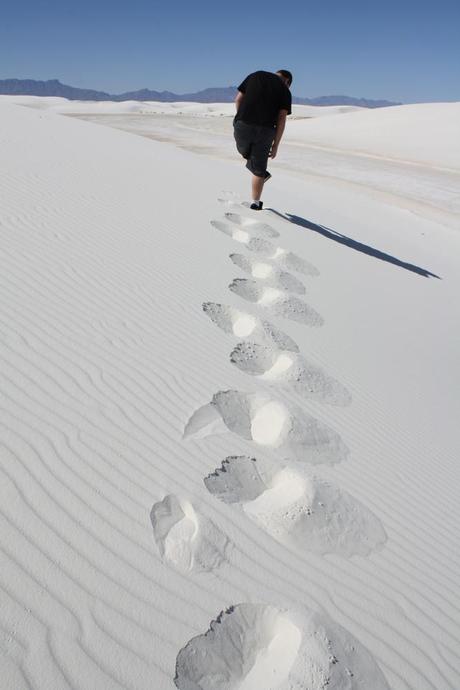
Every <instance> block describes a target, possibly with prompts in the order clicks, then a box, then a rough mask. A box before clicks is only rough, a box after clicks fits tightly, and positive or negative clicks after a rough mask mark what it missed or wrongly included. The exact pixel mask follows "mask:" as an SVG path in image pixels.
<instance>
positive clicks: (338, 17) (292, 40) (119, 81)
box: [0, 0, 460, 102]
mask: <svg viewBox="0 0 460 690" xmlns="http://www.w3.org/2000/svg"><path fill="white" fill-rule="evenodd" d="M5 5H6V6H4V7H3V9H2V13H1V22H0V79H6V78H13V77H16V78H19V79H25V78H31V79H51V78H57V79H59V80H60V81H62V82H64V83H68V84H71V85H73V86H80V87H87V88H95V89H100V90H105V91H110V92H112V93H119V92H122V91H127V90H131V89H139V88H143V87H147V88H151V89H158V90H163V89H169V90H171V91H175V92H178V93H184V92H188V91H189V92H190V91H196V90H199V89H202V88H206V87H208V86H229V85H231V84H232V85H234V84H238V83H239V82H240V81H241V80H242V79H243V78H244V76H246V74H248V73H249V72H251V71H254V70H256V69H268V70H273V71H275V70H276V69H279V68H283V67H285V68H287V69H290V70H291V71H292V72H293V73H294V83H293V87H292V91H293V93H294V94H296V95H299V96H320V95H330V94H346V95H350V96H358V97H359V96H364V97H367V98H387V99H390V100H397V101H402V102H416V101H430V100H460V78H459V77H460V47H459V46H460V0H456V1H455V2H454V0H439V2H434V1H433V2H432V3H431V2H430V3H428V2H425V0H420V1H419V2H413V1H412V0H410V1H408V2H405V0H400V2H399V3H398V2H396V1H394V0H386V1H385V0H374V2H373V1H372V0H367V2H364V1H361V0H341V1H338V0H328V2H323V3H321V2H320V0H315V2H311V1H310V0H290V2H284V3H283V2H281V1H280V0H278V2H274V1H273V0H267V1H266V2H265V3H260V2H251V0H245V1H241V0H231V2H229V1H228V2H225V3H222V1H221V0H213V1H212V2H211V1H210V0H204V1H200V0H196V1H195V2H193V0H190V1H189V2H184V1H183V0H179V2H177V0H176V1H170V2H168V0H163V1H162V2H158V0H150V1H149V2H147V1H144V0H133V1H132V2H131V3H130V2H128V1H126V0H125V2H119V0H112V1H111V2H108V1H107V0H101V1H99V2H97V1H96V0H95V1H94V2H88V1H87V0H80V2H78V0H77V2H75V3H72V4H71V3H66V2H63V1H62V0H61V1H60V2H57V1H56V0H48V1H47V0H34V1H33V2H32V1H31V0H24V1H23V2H15V3H5Z"/></svg>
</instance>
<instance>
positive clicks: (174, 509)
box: [150, 494, 229, 571]
mask: <svg viewBox="0 0 460 690" xmlns="http://www.w3.org/2000/svg"><path fill="white" fill-rule="evenodd" d="M150 520H151V523H152V527H153V535H154V538H155V542H156V544H157V546H158V550H159V552H160V555H161V557H162V558H163V560H165V561H166V562H168V563H169V564H171V565H172V566H174V567H175V568H177V569H178V570H182V571H189V570H213V569H214V568H217V567H218V566H219V565H220V564H221V563H222V562H223V561H224V560H225V557H226V551H227V548H228V546H229V540H228V538H227V537H226V536H225V535H224V534H223V533H222V532H221V531H220V530H218V528H217V527H216V526H215V525H214V523H212V522H211V521H210V520H208V519H206V518H204V517H201V516H199V515H198V514H197V513H196V511H195V509H194V508H193V506H192V505H191V503H189V502H188V501H185V500H181V499H179V498H178V497H177V496H175V495H174V494H171V495H168V496H165V498H164V499H163V500H162V501H159V502H158V503H155V504H154V505H153V507H152V510H151V512H150Z"/></svg>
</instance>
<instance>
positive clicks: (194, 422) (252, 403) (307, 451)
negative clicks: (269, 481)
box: [184, 390, 348, 465]
mask: <svg viewBox="0 0 460 690" xmlns="http://www.w3.org/2000/svg"><path fill="white" fill-rule="evenodd" d="M228 431H231V432H233V433H235V434H237V435H238V436H240V437H241V438H244V439H247V440H248V441H254V443H256V444H257V445H259V446H262V447H263V448H265V449H267V450H273V451H276V453H277V455H278V456H281V457H287V458H291V459H293V460H299V461H301V462H309V463H312V464H318V463H326V464H330V465H332V464H335V463H338V462H341V461H342V460H344V459H345V458H346V457H347V455H348V449H347V447H346V446H345V444H344V443H343V441H342V439H341V438H340V436H339V435H338V434H337V432H335V431H334V430H333V429H331V428H330V427H329V426H326V424H323V423H322V422H320V421H319V420H317V419H315V418H314V417H312V416H310V415H308V414H307V413H306V412H304V411H303V410H301V409H300V408H298V407H296V406H294V405H289V407H288V406H287V405H286V404H285V403H284V402H282V401H280V400H277V399H276V398H273V397H271V396H270V395H268V394H266V393H242V392H240V391H235V390H228V391H219V392H218V393H216V394H215V395H214V396H213V398H212V401H211V402H210V403H208V404H207V405H203V406H202V407H200V408H199V409H198V410H196V412H194V413H193V415H192V416H191V417H190V419H189V421H188V422H187V425H186V427H185V430H184V438H187V437H189V438H205V437H206V436H210V435H212V434H221V433H225V432H228Z"/></svg>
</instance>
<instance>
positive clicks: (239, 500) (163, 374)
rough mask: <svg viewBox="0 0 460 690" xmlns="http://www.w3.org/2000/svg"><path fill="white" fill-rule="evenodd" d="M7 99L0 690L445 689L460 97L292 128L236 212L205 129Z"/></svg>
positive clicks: (236, 164) (452, 525) (235, 184)
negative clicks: (249, 204) (250, 203)
mask: <svg viewBox="0 0 460 690" xmlns="http://www.w3.org/2000/svg"><path fill="white" fill-rule="evenodd" d="M16 100H17V99H8V98H6V97H2V98H1V99H0V118H1V122H2V127H1V130H0V155H1V161H2V164H1V169H0V196H1V205H0V242H1V245H0V246H1V269H0V281H1V294H2V300H1V304H0V324H1V330H0V333H1V363H0V372H1V376H2V380H1V387H0V391H1V397H0V409H1V414H0V428H1V444H2V445H1V451H0V458H1V464H0V467H1V469H2V477H1V482H0V487H1V492H2V493H1V514H2V519H1V548H2V552H1V554H2V563H1V568H0V583H1V588H2V589H1V594H0V597H1V600H0V650H1V655H0V671H1V676H0V678H1V681H0V687H1V688H5V689H8V690H9V689H10V688H11V689H14V690H26V689H30V688H33V689H34V690H35V689H37V690H64V689H67V688H71V689H73V690H76V689H78V690H80V689H81V690H95V688H97V690H105V689H107V690H113V689H118V688H129V689H135V690H138V689H139V690H141V689H142V690H143V689H144V688H145V689H146V690H147V689H148V690H152V688H153V689H154V690H173V688H175V687H178V688H182V689H187V690H190V689H191V688H193V689H194V690H196V689H197V688H201V689H202V690H205V689H206V690H214V689H216V690H217V689H220V690H275V688H276V689H278V690H294V689H295V690H299V688H312V689H313V690H326V689H328V688H334V689H335V690H346V689H353V690H358V689H359V690H363V689H364V688H366V690H388V688H391V689H392V690H457V689H458V688H459V687H460V610H459V604H458V602H459V594H460V591H459V590H460V572H459V571H460V563H459V550H458V522H459V517H460V508H459V501H458V495H459V489H460V487H459V484H460V471H459V467H458V459H459V450H460V444H459V440H458V439H459V436H458V419H459V414H460V404H459V389H460V365H459V360H458V352H459V346H460V324H459V319H458V295H459V294H460V276H459V256H460V234H459V233H458V218H456V211H455V205H454V201H453V200H454V196H455V193H454V191H452V192H450V191H449V190H448V189H447V188H446V187H445V186H443V185H444V183H445V181H446V179H447V178H446V177H445V175H448V176H449V177H448V179H449V180H450V183H452V185H453V187H452V189H453V188H454V187H455V185H454V181H455V179H458V173H456V172H455V171H456V170H459V168H460V156H457V154H456V153H455V152H454V149H453V147H451V145H450V144H451V140H452V137H453V136H457V138H458V129H456V125H455V122H454V117H453V116H452V113H453V112H457V111H458V104H436V105H433V106H410V107H409V106H404V107H403V108H394V109H384V110H378V111H369V112H367V111H366V112H364V113H362V112H356V113H345V114H343V113H342V114H339V115H331V116H330V117H329V116H328V117H324V118H321V119H318V120H304V121H298V122H291V123H289V124H288V127H289V130H288V132H289V134H288V136H289V138H291V140H292V141H293V142H294V139H296V138H297V139H298V140H299V143H298V144H296V143H292V144H288V143H286V145H285V147H284V148H283V145H282V146H281V147H280V152H279V158H278V159H277V160H275V161H274V162H273V164H272V166H271V168H272V172H273V179H272V180H271V181H270V183H269V185H270V186H268V185H267V188H266V194H265V201H266V206H267V207H270V208H271V209H273V210H271V211H270V210H268V211H265V212H263V213H261V214H259V215H258V216H257V219H256V220H257V221H258V224H257V225H254V224H251V223H249V224H248V223H247V221H245V220H244V219H245V218H249V217H250V211H249V210H248V209H247V208H245V207H244V206H242V205H241V204H240V203H239V200H240V199H243V200H244V199H245V198H246V195H247V189H248V175H247V173H246V171H245V170H244V169H243V167H242V165H241V162H240V161H239V160H238V159H237V157H236V156H235V155H234V156H233V160H229V159H228V156H229V151H230V146H231V141H230V142H228V144H227V143H226V144H225V146H224V145H222V146H223V148H222V147H221V148H220V146H221V145H220V144H219V142H218V136H222V138H223V137H224V135H225V131H226V130H224V128H222V129H221V130H218V129H217V125H215V126H214V125H213V127H214V129H213V128H212V127H211V128H210V129H209V130H206V132H207V133H208V135H209V136H210V137H214V139H213V144H212V148H213V150H212V151H211V152H207V151H205V150H204V149H203V148H201V149H200V152H201V154H207V155H197V154H196V153H193V152H191V151H189V150H182V149H183V148H190V149H191V148H194V147H198V148H200V147H199V146H198V145H197V144H196V143H194V142H195V134H196V132H198V131H204V130H200V126H201V125H199V124H195V125H194V126H193V127H191V128H189V129H187V128H185V129H184V128H183V129H180V127H179V125H178V124H177V118H175V119H172V120H171V124H170V125H169V132H168V138H169V140H171V141H172V142H174V141H176V142H177V145H176V144H174V143H161V142H158V141H154V140H152V138H151V137H150V138H145V136H144V137H140V136H133V135H132V134H130V133H126V132H122V131H118V130H117V129H111V128H109V127H105V126H100V125H96V124H93V123H89V122H83V121H80V120H78V119H75V118H68V117H63V116H62V115H61V114H59V113H56V112H52V109H50V108H49V103H42V105H43V107H36V106H37V105H40V103H39V102H38V101H36V102H35V106H34V107H32V108H31V107H22V106H21V105H18V104H16V103H15V101H16ZM53 100H55V99H53ZM28 105H30V102H29V103H28ZM115 105H118V104H115ZM74 107H75V106H74V104H72V108H74ZM97 107H98V108H99V109H100V113H101V114H104V115H103V116H104V117H105V116H107V117H109V116H108V115H107V113H110V112H112V108H113V104H98V105H97ZM195 108H196V110H197V111H198V115H200V113H201V114H202V112H203V108H197V106H196V104H195ZM225 108H226V106H225ZM225 108H224V110H225ZM455 108H457V111H455ZM171 110H172V107H170V108H169V111H168V109H167V108H166V109H165V111H164V113H163V115H162V117H163V120H162V123H163V124H162V126H164V127H165V128H166V127H167V123H166V118H167V117H173V116H171V115H169V114H168V112H169V113H170V112H171ZM74 112H75V111H74ZM388 113H390V115H388ZM398 113H399V114H400V115H398ZM123 116H124V117H126V118H129V117H131V116H130V115H129V114H127V113H126V112H125V113H124V115H123ZM138 116H140V115H139V112H138V111H136V110H135V111H134V115H133V117H136V118H137V117H138ZM110 117H113V116H110ZM390 117H391V118H393V119H394V122H393V123H392V124H391V126H390V122H389V120H388V118H390ZM354 118H356V119H354ZM195 119H196V120H197V121H198V120H200V122H205V121H206V122H208V118H203V117H196V118H195ZM211 119H212V120H213V121H215V122H219V121H225V122H226V123H227V125H228V123H230V122H231V118H230V115H228V116H225V115H222V116H218V117H214V116H213V117H212V118H211V117H210V118H209V121H211ZM191 120H192V115H190V121H191ZM367 120H368V121H369V122H371V121H373V125H372V127H371V125H369V127H368V128H367V129H366V128H365V127H364V124H363V126H362V127H361V125H360V122H363V123H365V121H367ZM422 121H423V128H422V127H421V125H420V123H422ZM449 122H450V125H449V126H448V125H447V124H446V123H449ZM227 125H226V126H227ZM133 126H134V125H133ZM203 126H204V125H203ZM409 126H410V127H411V129H412V130H413V131H414V133H415V134H414V140H413V142H412V143H411V142H407V141H405V140H404V136H403V134H402V133H403V132H404V131H407V128H408V127H409ZM136 127H137V128H138V131H140V130H139V128H141V127H140V125H139V123H138V122H137V124H136V125H135V126H134V128H136ZM307 127H308V128H310V127H311V129H309V130H308V131H309V132H310V133H311V134H310V133H309V134H308V137H310V136H311V140H313V138H315V137H316V138H315V146H318V147H319V148H318V149H317V152H316V154H315V155H316V156H317V158H316V160H317V161H318V170H315V169H314V167H312V166H311V159H310V158H309V156H310V152H311V151H313V148H308V146H307V145H306V144H305V141H306V137H307ZM328 127H329V130H328ZM296 128H298V129H296ZM141 129H142V128H141ZM371 130H372V131H373V132H374V133H375V136H373V135H372V134H371ZM165 131H166V130H165ZM384 131H385V132H386V134H385V140H383V135H382V137H380V136H379V135H378V133H379V132H384ZM219 132H220V134H219ZM422 132H423V138H422ZM456 133H457V134H456ZM358 135H359V136H360V137H361V139H359V141H358V138H359V137H358ZM341 137H342V138H341ZM354 137H356V138H354ZM416 137H419V139H417V141H418V143H417V146H415V143H414V142H415V139H416ZM222 140H223V139H222ZM308 140H309V141H310V139H308ZM184 142H185V144H186V145H185V144H184ZM187 142H188V143H187ZM360 142H361V143H360ZM362 142H364V143H362ZM390 142H391V146H390ZM433 142H437V143H436V145H435V144H434V143H433ZM425 143H426V146H425ZM227 145H228V148H225V147H227ZM345 145H346V147H349V151H348V152H347V151H345V148H346V147H345ZM361 146H363V147H364V148H363V152H364V154H365V156H367V159H366V160H367V163H366V166H367V167H366V168H364V167H362V168H360V170H361V174H362V175H363V176H364V175H365V171H366V170H367V171H369V175H367V173H366V182H365V183H361V182H357V180H356V179H355V175H357V174H358V167H357V164H356V160H357V158H358V159H359V161H360V165H361V163H362V160H364V157H365V156H363V157H362V158H360V157H359V156H356V150H357V149H360V150H361ZM179 147H182V148H179ZM321 147H326V148H328V151H322V150H320V149H321ZM342 147H344V150H343V151H342V153H341V154H340V155H341V156H342V158H341V161H342V163H341V165H342V173H341V174H340V175H339V176H338V175H337V174H336V173H334V174H325V172H324V171H325V169H326V168H327V167H328V166H330V165H331V164H332V163H331V162H332V161H333V158H332V155H333V154H332V153H330V152H331V151H333V150H334V149H336V148H342ZM423 147H424V148H423ZM306 151H308V153H306ZM209 153H211V155H208V154H209ZM284 155H285V156H286V157H285V158H284V159H283V156H284ZM294 157H297V158H296V160H298V161H300V160H301V161H302V165H303V166H304V167H303V168H302V169H298V168H296V165H294V163H293V161H294ZM385 157H391V158H398V159H399V161H400V162H399V163H397V164H396V163H395V165H397V166H398V167H397V168H396V167H391V169H390V168H388V165H389V163H388V161H384V160H382V158H385ZM414 163H416V165H414ZM425 163H426V164H425ZM299 165H300V163H299ZM363 165H364V164H363ZM391 165H393V163H391ZM321 166H322V167H321ZM438 168H443V169H447V168H448V169H449V172H448V173H447V172H445V171H444V172H443V171H440V170H438ZM398 176H399V180H400V182H399V186H398V190H393V189H392V187H391V185H392V184H396V183H395V180H396V179H397V178H398ZM390 178H391V180H390V181H389V179H390ZM412 187H418V189H419V192H418V194H419V196H418V197H417V194H416V192H414V191H412ZM422 188H423V190H424V191H423V193H422V192H420V189H422ZM223 190H227V191H223ZM456 194H457V196H458V187H457V191H456ZM449 195H450V196H449ZM219 199H220V201H219ZM225 214H230V215H227V216H226V215H225ZM232 214H233V215H232ZM286 218H290V219H291V220H292V221H294V222H289V221H288V220H286ZM210 221H214V222H215V223H214V224H213V225H211V223H210ZM230 255H233V258H232V260H230V258H229V256H230ZM235 256H236V257H237V258H235ZM261 266H264V267H265V268H264V269H263V271H262V269H261V268H260V267H261ZM261 271H262V274H261ZM433 274H435V275H436V276H438V277H434V275H433ZM299 284H300V287H299ZM302 284H303V286H304V287H305V294H302V293H301V292H299V290H302ZM230 285H231V286H232V287H231V289H229V286H230ZM203 303H205V307H204V310H203V307H202V305H203ZM184 430H186V434H185V435H184ZM222 463H224V466H222ZM225 463H226V464H225ZM222 467H223V469H224V470H225V471H223V470H222ZM205 480H206V482H205ZM227 609H229V610H228V611H227V613H224V614H222V616H219V614H220V613H221V612H222V611H225V610H227ZM208 630H210V632H208V633H207V631H208ZM206 633H207V634H206Z"/></svg>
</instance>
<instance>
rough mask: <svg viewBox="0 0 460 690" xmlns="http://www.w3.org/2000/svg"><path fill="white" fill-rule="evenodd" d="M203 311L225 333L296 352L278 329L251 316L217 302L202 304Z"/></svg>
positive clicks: (295, 345) (286, 337) (290, 342)
mask: <svg viewBox="0 0 460 690" xmlns="http://www.w3.org/2000/svg"><path fill="white" fill-rule="evenodd" d="M203 311H204V313H205V314H206V316H208V317H209V318H210V319H211V321H212V322H213V323H215V324H216V326H218V327H219V328H221V329H222V330H223V331H224V332H225V333H229V334H231V335H234V336H236V337H237V338H251V339H255V340H257V341H258V342H261V343H267V344H270V345H272V346H273V347H277V348H279V349H281V350H289V351H290V352H298V350H299V348H298V346H297V344H296V343H295V342H294V341H293V340H292V338H290V337H289V336H288V335H286V333H284V332H283V331H282V330H281V329H280V328H278V327H277V326H274V325H273V324H271V323H270V322H269V321H264V320H263V319H260V318H259V317H257V316H253V314H249V313H248V312H244V311H240V310H239V309H235V308H234V307H230V306H227V305H225V304H218V303H217V302H204V303H203Z"/></svg>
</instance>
